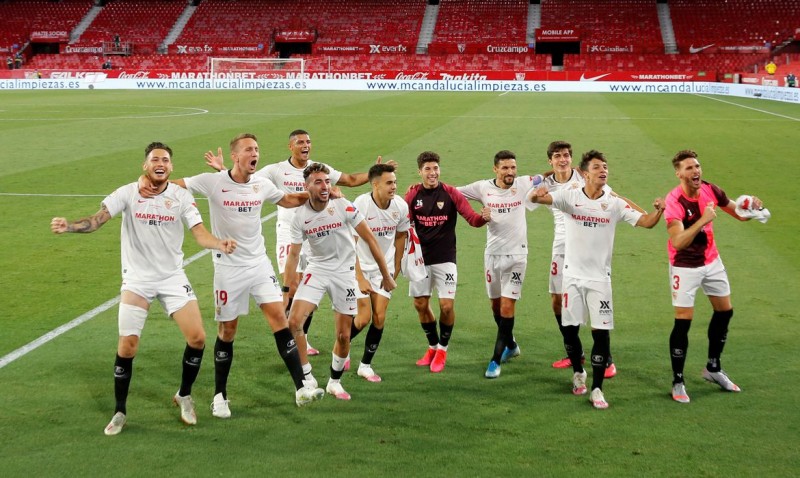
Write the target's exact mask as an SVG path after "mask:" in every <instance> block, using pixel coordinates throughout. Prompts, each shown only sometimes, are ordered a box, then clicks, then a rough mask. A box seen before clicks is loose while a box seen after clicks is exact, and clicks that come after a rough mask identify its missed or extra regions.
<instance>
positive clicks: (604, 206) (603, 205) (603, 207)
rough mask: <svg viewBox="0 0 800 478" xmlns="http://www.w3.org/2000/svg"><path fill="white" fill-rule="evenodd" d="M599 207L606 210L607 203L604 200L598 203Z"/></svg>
mask: <svg viewBox="0 0 800 478" xmlns="http://www.w3.org/2000/svg"><path fill="white" fill-rule="evenodd" d="M600 209H602V210H603V211H605V210H607V209H608V203H605V202H604V203H600Z"/></svg>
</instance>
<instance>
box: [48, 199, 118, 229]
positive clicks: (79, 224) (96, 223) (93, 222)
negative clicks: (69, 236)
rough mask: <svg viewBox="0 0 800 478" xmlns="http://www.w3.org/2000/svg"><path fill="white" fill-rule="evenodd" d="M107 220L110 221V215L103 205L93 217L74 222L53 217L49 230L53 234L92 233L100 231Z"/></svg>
mask: <svg viewBox="0 0 800 478" xmlns="http://www.w3.org/2000/svg"><path fill="white" fill-rule="evenodd" d="M109 219H111V214H109V212H108V209H107V208H106V205H105V204H103V205H102V206H101V207H100V210H99V211H97V212H96V213H94V214H93V215H91V216H89V217H85V218H83V219H78V220H77V221H74V222H69V221H67V218H65V217H54V218H53V219H52V220H51V221H50V230H51V231H53V233H54V234H64V233H65V232H78V233H87V232H94V231H96V230H98V229H100V227H101V226H102V225H103V224H105V223H107V222H108V220H109Z"/></svg>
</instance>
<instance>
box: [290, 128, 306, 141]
mask: <svg viewBox="0 0 800 478" xmlns="http://www.w3.org/2000/svg"><path fill="white" fill-rule="evenodd" d="M301 134H308V131H306V130H304V129H296V130H294V131H292V132H291V133H289V139H292V138H294V137H295V136H299V135H301Z"/></svg>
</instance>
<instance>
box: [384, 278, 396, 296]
mask: <svg viewBox="0 0 800 478" xmlns="http://www.w3.org/2000/svg"><path fill="white" fill-rule="evenodd" d="M396 288H397V282H395V281H394V279H392V276H391V275H390V276H388V277H384V278H383V280H382V281H381V289H383V290H385V291H386V292H391V291H393V290H394V289H396Z"/></svg>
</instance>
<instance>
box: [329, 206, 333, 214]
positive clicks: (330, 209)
mask: <svg viewBox="0 0 800 478" xmlns="http://www.w3.org/2000/svg"><path fill="white" fill-rule="evenodd" d="M328 214H330V215H331V216H333V208H332V207H329V208H328Z"/></svg>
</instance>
